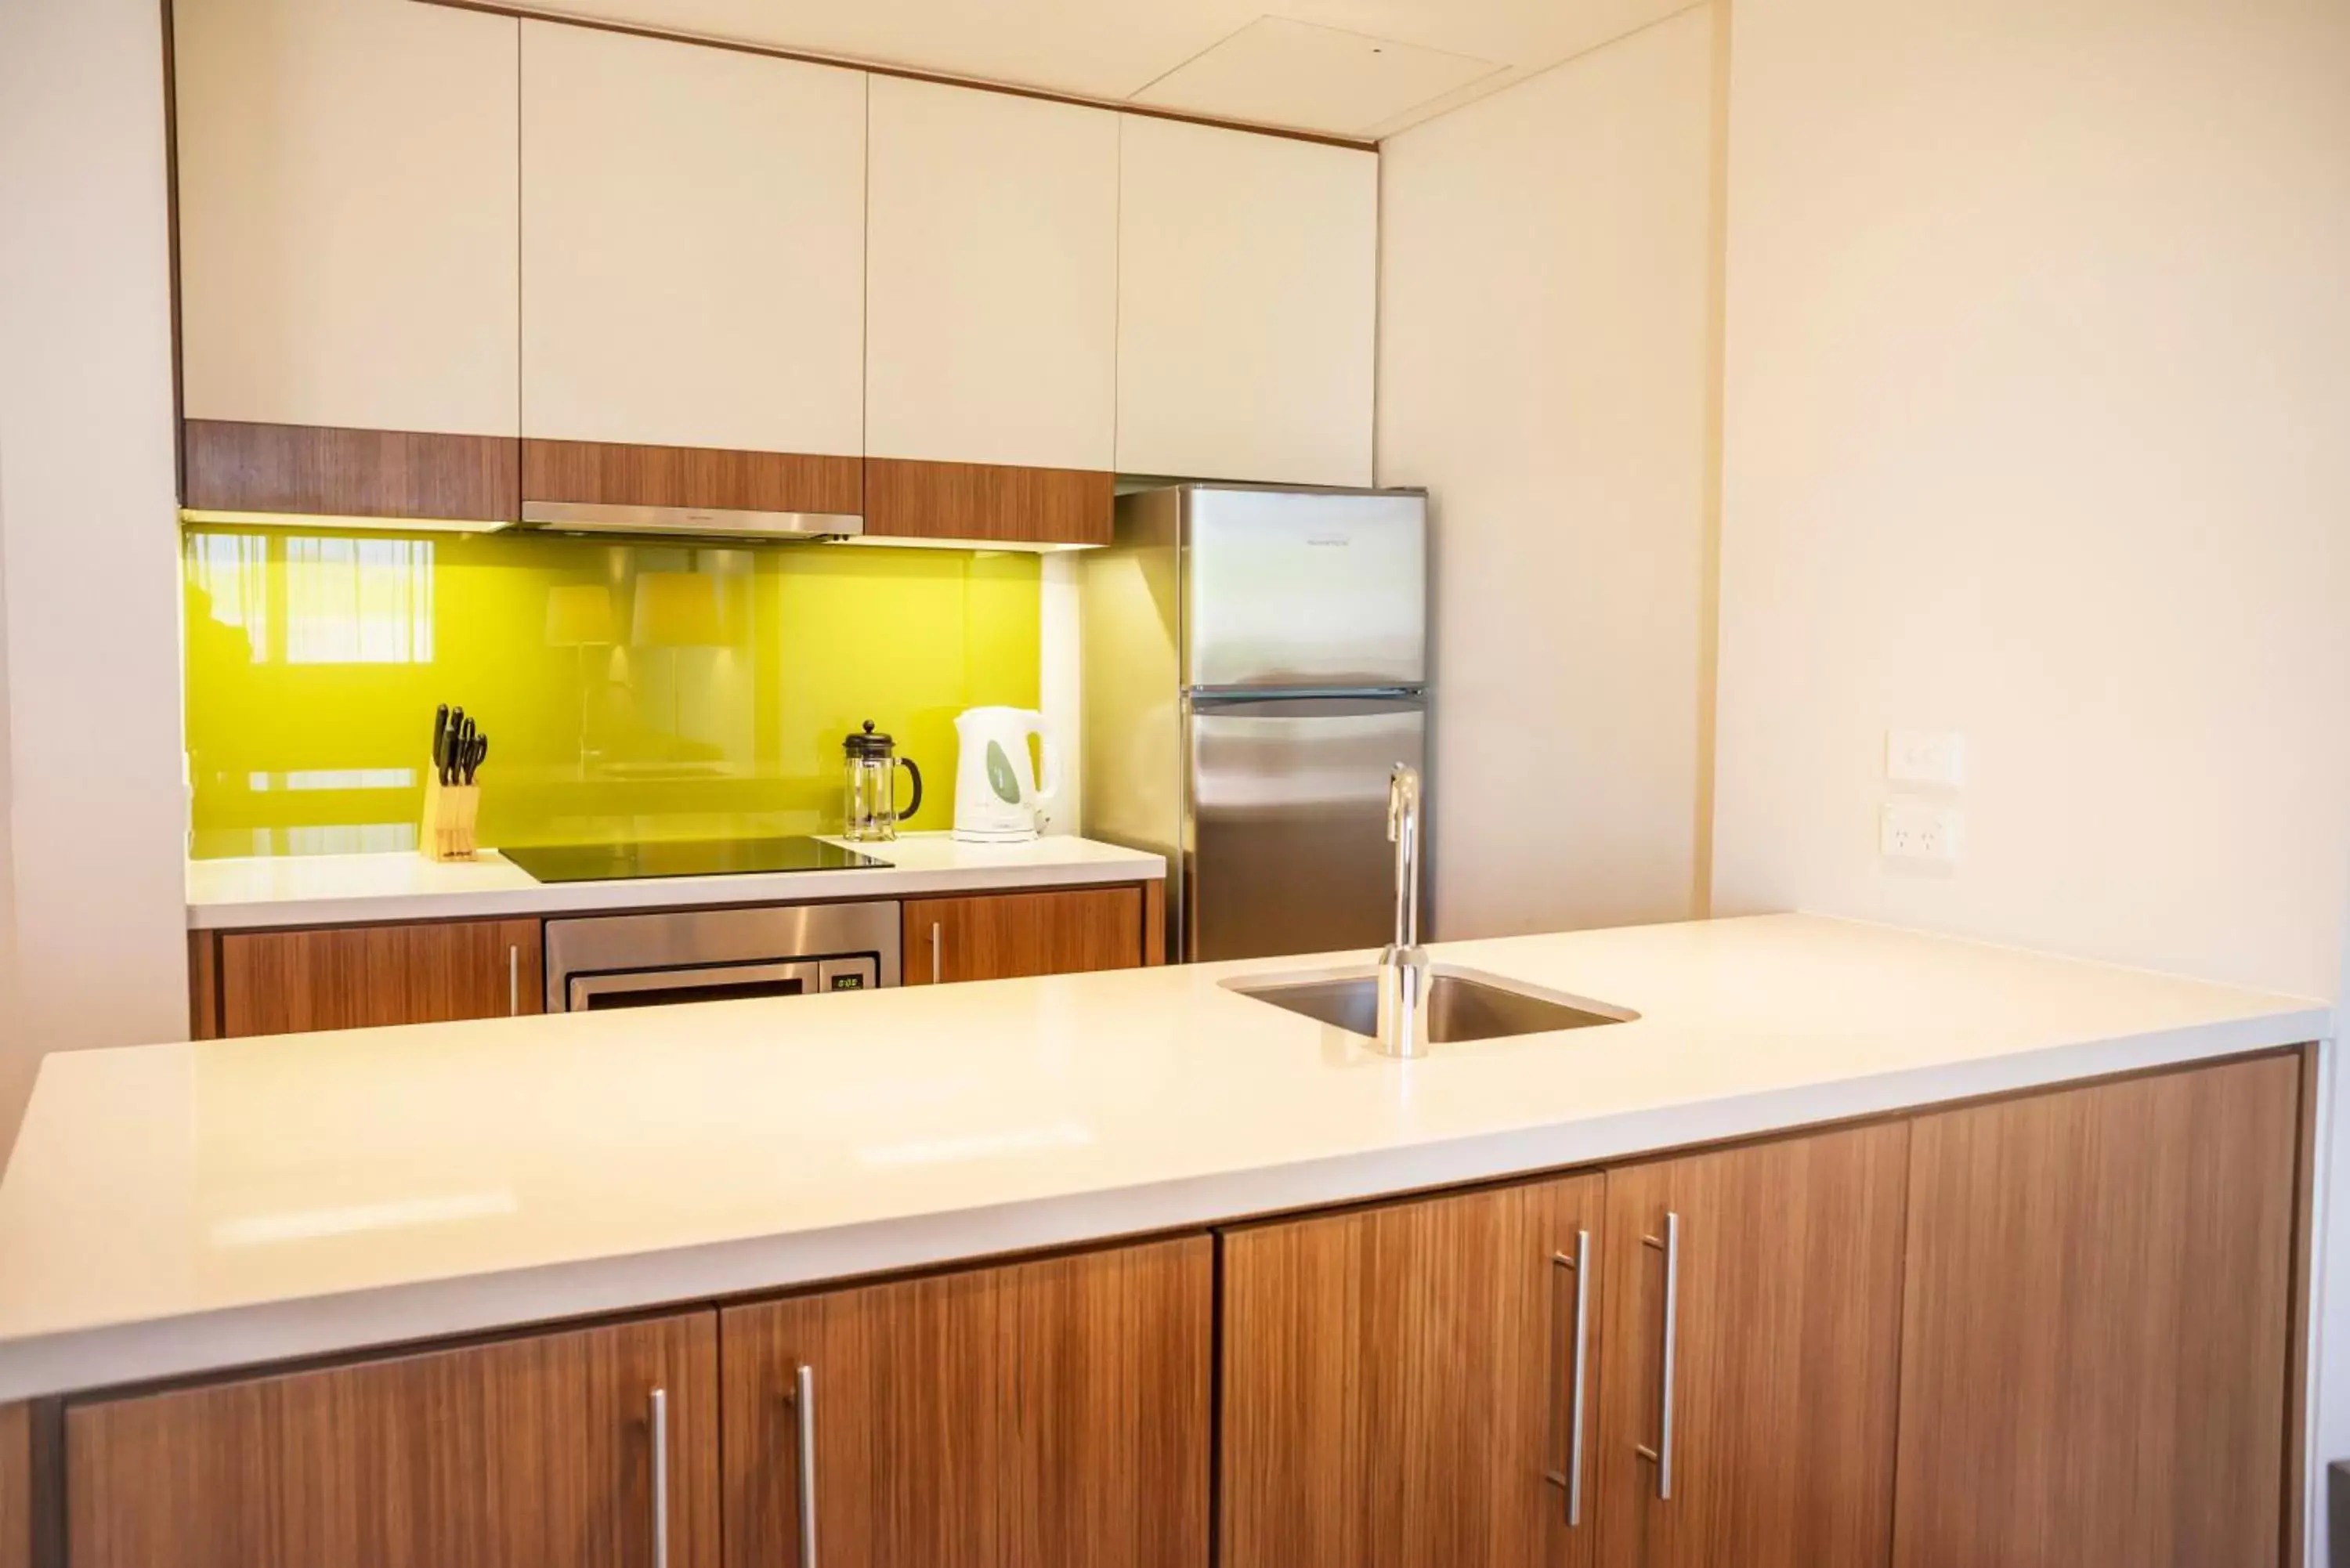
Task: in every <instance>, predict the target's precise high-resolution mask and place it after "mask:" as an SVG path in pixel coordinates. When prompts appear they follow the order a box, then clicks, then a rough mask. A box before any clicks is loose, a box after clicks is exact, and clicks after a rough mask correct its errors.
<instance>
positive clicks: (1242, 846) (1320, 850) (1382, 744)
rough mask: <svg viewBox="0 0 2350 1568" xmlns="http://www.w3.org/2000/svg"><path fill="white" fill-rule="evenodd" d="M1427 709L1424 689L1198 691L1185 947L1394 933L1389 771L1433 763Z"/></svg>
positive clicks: (1197, 956) (1274, 947)
mask: <svg viewBox="0 0 2350 1568" xmlns="http://www.w3.org/2000/svg"><path fill="white" fill-rule="evenodd" d="M1427 722H1428V709H1427V705H1426V703H1425V701H1423V700H1422V699H1421V698H1419V697H1418V696H1362V697H1284V698H1250V697H1241V698H1229V697H1227V698H1206V697H1200V698H1194V699H1193V700H1192V701H1191V703H1190V711H1189V718H1188V733H1189V738H1190V745H1189V746H1188V747H1187V748H1186V751H1187V756H1188V765H1189V770H1190V774H1191V781H1190V782H1191V789H1190V792H1189V793H1190V796H1191V822H1190V824H1189V825H1188V826H1189V832H1188V833H1187V835H1186V838H1187V847H1186V853H1185V855H1184V878H1183V887H1182V888H1181V891H1180V898H1181V904H1180V909H1181V915H1180V919H1181V926H1180V929H1181V931H1182V933H1183V938H1184V952H1183V956H1184V957H1185V958H1187V959H1190V960H1191V961H1195V962H1205V961H1212V960H1216V959H1237V958H1266V957H1271V956H1274V955H1277V954H1293V953H1319V952H1331V951H1335V950H1340V949H1347V948H1373V947H1378V946H1380V945H1382V944H1384V943H1385V942H1386V941H1387V940H1388V939H1389V937H1390V936H1391V935H1392V934H1393V926H1394V919H1395V850H1394V848H1393V846H1390V845H1389V844H1388V815H1387V814H1388V773H1389V771H1390V770H1391V769H1392V768H1393V767H1394V766H1395V764H1396V763H1410V764H1411V765H1412V766H1414V767H1420V766H1422V765H1423V761H1424V753H1425V750H1426V732H1427Z"/></svg>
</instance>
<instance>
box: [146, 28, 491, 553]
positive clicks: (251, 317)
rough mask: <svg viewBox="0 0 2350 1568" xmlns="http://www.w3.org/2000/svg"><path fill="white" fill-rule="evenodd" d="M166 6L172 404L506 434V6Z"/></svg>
mask: <svg viewBox="0 0 2350 1568" xmlns="http://www.w3.org/2000/svg"><path fill="white" fill-rule="evenodd" d="M171 14H172V63H173V81H174V89H175V90H174V105H175V110H176V125H177V148H178V172H179V186H178V195H179V205H178V213H179V275H180V331H181V352H182V366H181V380H182V390H183V393H184V404H185V407H184V410H183V411H184V412H185V414H186V416H187V417H188V418H189V419H190V420H192V421H244V422H249V423H256V424H265V425H295V426H308V427H325V428H327V429H328V430H330V431H332V430H340V431H411V432H432V433H440V434H453V435H471V436H502V437H506V438H508V439H509V440H511V438H513V437H514V436H515V435H517V434H519V433H520V431H519V427H518V425H517V423H516V418H517V415H516V408H515V388H516V385H517V376H518V361H517V355H516V349H515V337H516V334H517V332H518V331H519V329H520V310H521V305H520V293H519V286H518V282H517V276H518V266H517V248H516V240H515V226H516V223H517V221H518V217H519V202H520V197H519V194H518V188H517V172H516V169H515V131H516V126H515V112H516V111H515V57H516V49H517V44H516V37H517V24H516V23H515V20H514V19H513V18H512V17H510V16H485V15H481V14H478V13H473V12H466V11H455V10H448V9H444V8H442V7H440V6H433V5H385V4H382V3H381V0H175V4H174V5H172V13H171ZM347 455H348V454H347ZM360 455H366V456H370V457H378V458H385V459H388V460H389V459H390V458H394V457H397V456H398V454H394V453H382V452H376V453H365V454H360ZM408 455H409V456H410V457H411V458H413V457H415V456H417V455H418V454H417V453H410V454H408ZM422 455H424V456H427V457H430V456H432V455H433V454H432V452H425V453H423V454H422ZM460 458H461V461H459V462H458V463H457V470H458V471H459V472H467V471H468V469H467V466H466V464H465V463H464V462H463V461H462V454H460ZM191 478H192V480H202V481H203V482H204V487H203V491H202V494H203V497H204V498H203V500H201V501H199V500H191V502H190V504H191V505H199V506H208V507H221V508H237V507H246V506H249V507H252V508H255V509H263V510H267V509H272V506H273V504H272V503H271V502H269V501H268V500H267V499H266V498H265V497H264V498H259V499H254V500H250V501H245V500H239V499H237V498H236V495H235V493H234V491H233V490H224V489H223V488H222V486H221V483H220V478H221V476H220V475H219V473H218V472H216V471H215V469H213V467H211V466H207V467H204V468H201V469H198V470H196V471H195V472H192V475H191ZM302 504H303V505H304V506H305V507H306V509H307V507H309V506H310V505H311V503H310V502H309V501H308V500H307V498H306V499H304V500H303V502H302ZM319 509H322V510H339V511H351V512H357V511H360V510H362V508H359V507H357V506H348V505H342V506H328V505H324V504H321V505H320V506H319ZM368 510H374V509H372V508H370V509H368ZM425 515H458V514H443V513H426V514H425ZM463 515H472V516H480V517H487V518H496V517H499V516H503V515H504V514H503V513H497V512H483V511H472V512H467V513H464V514H463Z"/></svg>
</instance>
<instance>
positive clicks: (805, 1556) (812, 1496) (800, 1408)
mask: <svg viewBox="0 0 2350 1568" xmlns="http://www.w3.org/2000/svg"><path fill="white" fill-rule="evenodd" d="M792 1403H793V1405H794V1406H795V1408H796V1410H797V1412H798V1415H799V1421H800V1568H816V1368H815V1367H813V1366H803V1367H801V1368H800V1371H799V1384H798V1393H797V1394H796V1396H795V1397H794V1399H793V1401H792Z"/></svg>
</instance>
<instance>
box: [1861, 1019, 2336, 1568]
mask: <svg viewBox="0 0 2350 1568" xmlns="http://www.w3.org/2000/svg"><path fill="white" fill-rule="evenodd" d="M2301 1072H2302V1064H2301V1061H2300V1058H2299V1057H2298V1056H2297V1055H2294V1056H2269V1057H2263V1058H2258V1059H2255V1060H2251V1061H2247V1062H2240V1063H2234V1064H2227V1065H2222V1066H2218V1067H2212V1068H2208V1069H2205V1070H2202V1071H2194V1072H2183V1073H2174V1074H2169V1075H2163V1076H2159V1077H2150V1078H2137V1079H2133V1080H2129V1081H2126V1082H2123V1083H2116V1084H2108V1085H2101V1086H2097V1087H2094V1088H2085V1089H2075V1090H2070V1091H2066V1092H2064V1093H2058V1094H2050V1095H2040V1096H2031V1097H2028V1098H2023V1099H2016V1100H2008V1101H2003V1102H2001V1103H1998V1104H1995V1105H1986V1106H1976V1107H1973V1108H1970V1109H1966V1110H1959V1111H1951V1112H1947V1113H1943V1114H1940V1115H1935V1116H1920V1117H1918V1120H1917V1122H1916V1124H1915V1131H1914V1133H1913V1138H1914V1153H1913V1161H1914V1163H1913V1165H1912V1168H1911V1174H1910V1195H1909V1222H1908V1236H1909V1241H1908V1252H1909V1256H1908V1295H1909V1311H1908V1321H1907V1323H1906V1324H1905V1326H1904V1330H1903V1335H1902V1339H1903V1344H1902V1377H1901V1442H1900V1454H1901V1463H1900V1480H1899V1489H1898V1490H1899V1496H1900V1507H1899V1510H1898V1515H1897V1520H1896V1528H1895V1531H1894V1535H1893V1561H1894V1563H1896V1564H1897V1565H1898V1568H1976V1565H1978V1564H1983V1563H1997V1564H1999V1565H2000V1568H2083V1565H2089V1564H2106V1563H2112V1564H2116V1565H2118V1564H2129V1565H2131V1568H2141V1565H2154V1564H2161V1565H2165V1568H2275V1565H2276V1563H2278V1561H2279V1558H2280V1552H2281V1548H2282V1538H2283V1536H2284V1534H2285V1532H2286V1531H2287V1523H2286V1521H2287V1516H2288V1514H2289V1513H2290V1512H2291V1511H2293V1510H2294V1509H2295V1508H2296V1507H2297V1504H2298V1499H2299V1495H2300V1482H2299V1479H2298V1478H2297V1477H2291V1478H2289V1477H2288V1476H2287V1475H2286V1473H2285V1467H2286V1454H2287V1451H2288V1449H2287V1432H2286V1428H2287V1426H2288V1422H2289V1412H2290V1411H2291V1409H2292V1408H2293V1401H2292V1399H2291V1397H2290V1388H2289V1381H2290V1378H2291V1377H2292V1376H2293V1372H2292V1366H2293V1358H2292V1356H2291V1355H2290V1348H2291V1347H2290V1344H2289V1334H2290V1332H2291V1327H2292V1324H2293V1292H2294V1288H2295V1287H2294V1263H2293V1259H2294V1241H2295V1229H2296V1225H2297V1223H2298V1224H2306V1223H2307V1220H2306V1218H2305V1217H2303V1218H2301V1219H2299V1220H2296V1213H2295V1209H2296V1204H2295V1189H2296V1182H2295V1162H2296V1158H2297V1152H2298V1144H2299V1140H2300V1137H2301V1136H2302V1116H2301V1107H2300V1097H2301Z"/></svg>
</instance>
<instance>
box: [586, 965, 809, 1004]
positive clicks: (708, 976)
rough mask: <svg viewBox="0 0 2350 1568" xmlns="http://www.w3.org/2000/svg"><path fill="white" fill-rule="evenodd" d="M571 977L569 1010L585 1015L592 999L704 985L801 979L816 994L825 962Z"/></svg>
mask: <svg viewBox="0 0 2350 1568" xmlns="http://www.w3.org/2000/svg"><path fill="white" fill-rule="evenodd" d="M568 978H569V981H570V984H569V990H568V992H567V999H566V1000H567V1003H568V1006H567V1011H569V1012H584V1011H585V1010H586V1009H587V1002H588V999H589V998H591V997H598V996H625V995H628V994H630V993H632V992H647V991H691V990H692V989H694V988H695V987H697V986H703V985H755V984H757V983H759V982H760V981H771V980H797V981H803V982H805V984H804V989H805V990H806V992H808V993H809V994H810V995H813V994H815V993H816V992H820V991H822V990H823V989H824V962H823V961H822V960H820V959H800V960H795V961H792V962H790V963H722V964H711V965H707V966H705V967H703V968H701V969H639V970H623V971H619V972H618V973H614V974H575V975H572V976H570V977H568Z"/></svg>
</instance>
